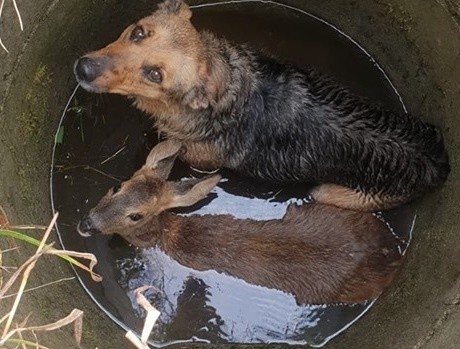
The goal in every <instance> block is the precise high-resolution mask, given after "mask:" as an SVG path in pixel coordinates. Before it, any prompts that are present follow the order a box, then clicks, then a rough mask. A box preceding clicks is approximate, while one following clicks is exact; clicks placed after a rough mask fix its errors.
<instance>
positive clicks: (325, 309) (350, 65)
mask: <svg viewBox="0 0 460 349" xmlns="http://www.w3.org/2000/svg"><path fill="white" fill-rule="evenodd" d="M142 15H143V14H140V16H142ZM193 21H194V23H195V25H196V26H197V27H198V28H206V29H209V30H211V31H213V32H215V33H217V34H219V35H222V36H225V37H226V38H228V39H231V40H233V41H237V42H247V43H250V44H252V45H255V46H259V47H261V48H263V49H266V50H267V51H269V52H272V53H274V54H276V55H278V56H279V57H282V58H285V59H288V60H290V61H293V62H295V63H297V64H299V65H313V66H317V67H318V69H320V70H322V71H324V72H325V73H326V74H329V75H331V76H334V77H335V78H336V79H337V80H339V81H340V82H342V83H343V84H345V85H347V86H349V87H350V88H351V89H353V90H354V91H356V92H357V93H359V94H361V95H364V96H367V97H369V98H371V99H372V100H375V101H378V102H381V103H384V104H386V105H388V106H389V107H391V108H393V109H398V110H401V109H403V106H402V103H401V101H400V98H399V96H398V94H397V93H396V91H395V90H394V89H393V88H392V86H391V84H390V82H389V81H388V80H387V79H386V77H385V75H384V73H383V72H382V71H381V69H380V68H379V67H378V66H377V65H376V64H375V62H374V61H373V60H372V59H371V58H370V57H369V56H367V55H366V54H365V53H364V52H363V51H362V50H361V49H359V47H357V46H356V45H354V44H353V43H352V42H351V41H350V40H348V39H347V38H345V37H344V36H342V35H340V33H338V32H337V31H336V30H334V29H333V28H331V27H330V26H327V25H326V24H324V23H322V22H321V21H319V20H317V19H315V18H312V17H310V16H308V15H306V14H303V13H300V12H297V11H295V10H293V9H288V8H284V7H280V6H276V5H274V4H261V3H244V4H239V5H231V4H229V5H220V6H210V7H203V8H197V9H195V10H194V17H193ZM121 29H123V28H120V31H121ZM157 139H158V135H157V133H156V131H155V130H154V129H153V128H152V125H151V122H150V120H149V119H148V117H146V116H145V115H142V114H141V113H140V112H138V111H137V110H136V109H134V108H133V107H131V106H130V102H129V101H128V100H127V99H126V98H124V97H120V96H115V95H94V94H88V93H86V92H85V91H82V90H81V89H78V90H76V93H75V94H74V95H73V96H72V97H71V99H70V101H69V105H68V107H67V108H66V110H65V111H64V114H63V119H62V122H61V125H60V130H59V132H58V135H57V143H56V147H55V155H54V159H53V170H52V199H53V205H54V209H55V210H56V211H59V213H60V218H59V222H58V228H59V233H60V237H61V240H62V243H63V245H64V246H65V248H67V249H74V250H79V251H88V252H92V253H94V254H95V255H96V256H97V257H98V260H99V265H98V268H97V272H99V273H100V274H102V275H103V277H104V280H103V281H102V282H101V283H94V282H92V281H91V280H89V279H88V277H87V275H85V274H79V276H80V278H81V280H82V283H83V286H84V287H85V288H86V289H87V290H88V291H89V292H90V295H91V296H92V297H93V299H94V300H95V301H96V302H97V303H98V304H99V305H100V306H101V307H102V308H103V309H104V310H105V311H106V312H107V313H109V314H110V315H111V316H112V318H113V319H114V320H115V321H117V322H118V323H120V324H122V325H123V326H125V327H128V328H130V329H133V330H135V331H137V332H140V330H141V328H142V323H143V316H144V313H143V311H141V310H140V309H139V307H138V306H137V305H136V304H135V302H134V296H133V292H134V290H135V289H136V288H137V287H140V286H143V285H151V286H153V287H152V288H151V289H150V290H148V291H147V292H146V295H147V297H148V299H149V300H150V302H151V303H152V304H153V305H154V306H155V307H156V308H157V309H158V310H160V311H161V313H162V315H161V317H160V320H159V322H158V324H157V326H156V327H155V329H154V332H153V333H152V335H151V340H152V343H155V344H156V345H164V344H170V343H174V342H177V341H204V342H212V343H260V342H263V343H270V342H284V343H291V344H305V343H308V344H310V345H314V346H318V345H322V344H324V343H325V342H327V341H328V340H329V339H330V338H332V337H333V336H334V335H336V334H337V333H339V332H341V331H342V330H343V329H345V328H346V327H348V326H349V325H350V324H351V323H352V322H353V321H354V320H355V319H357V318H358V317H359V316H360V315H361V314H362V313H363V312H364V311H365V310H367V309H368V308H369V307H370V305H371V303H366V304H358V305H352V306H345V305H328V306H298V305H297V304H296V301H295V298H294V297H293V296H292V295H289V294H286V293H283V292H281V291H277V290H270V289H267V288H264V287H259V286H253V285H249V284H247V283H246V282H244V281H242V280H238V279H235V278H232V277H228V276H226V275H223V274H219V273H217V272H214V271H206V272H197V271H194V270H191V269H189V268H186V267H183V266H181V265H179V264H178V263H176V262H175V261H173V260H171V259H170V258H169V257H168V256H166V255H164V254H163V253H162V252H161V251H159V250H157V249H148V250H140V249H134V248H132V247H130V246H128V245H127V244H126V243H125V242H124V241H123V240H122V239H121V238H119V237H117V236H112V237H101V236H95V237H91V238H89V239H83V238H81V237H80V236H79V235H78V233H77V232H76V224H77V222H78V221H79V219H80V218H81V217H82V215H83V214H84V213H86V212H87V211H88V210H89V209H90V208H92V207H93V206H94V205H95V204H96V203H97V202H98V201H99V199H100V198H101V197H102V196H103V195H104V194H105V193H106V191H107V190H108V188H110V187H111V186H113V185H114V184H116V183H118V182H119V181H120V180H122V179H127V178H129V177H130V176H131V174H132V173H133V172H134V171H135V170H136V169H137V168H139V167H140V166H141V165H142V164H143V163H144V161H145V158H146V156H147V154H148V151H149V149H151V147H152V146H153V145H154V144H155V143H156V142H157ZM222 174H223V177H224V178H226V179H227V180H226V181H222V182H221V183H219V186H218V187H217V188H215V189H214V191H213V195H211V199H212V200H211V199H210V200H207V201H206V202H204V203H203V202H202V203H201V204H200V205H197V206H195V207H192V208H190V209H187V210H184V213H186V212H185V211H187V212H191V211H194V210H195V211H194V212H200V213H207V212H213V213H216V212H219V213H231V214H233V215H235V216H237V217H241V218H253V219H260V220H265V219H273V218H281V217H282V216H283V215H284V212H285V209H286V207H287V205H288V204H289V203H290V202H299V201H305V196H306V188H307V187H306V186H305V185H297V186H291V187H282V186H273V185H267V184H263V183H257V182H255V181H252V180H249V179H247V178H242V177H239V176H236V175H235V174H232V173H230V172H226V171H223V172H222ZM190 175H194V173H193V171H192V170H191V169H189V168H188V167H187V166H185V165H184V164H180V163H178V164H176V166H175V168H174V169H173V172H172V176H171V177H172V178H175V179H178V178H182V177H185V176H190ZM196 210H197V211H196ZM383 216H384V218H385V220H386V221H387V222H388V223H389V225H390V226H391V228H392V230H393V232H394V233H395V234H397V235H398V236H400V237H401V239H402V240H403V241H404V242H406V243H408V242H409V240H410V232H411V228H412V225H413V221H414V218H415V215H414V211H413V209H411V208H410V207H408V206H404V207H401V208H398V209H396V210H392V211H389V212H385V213H383ZM403 246H404V247H406V246H407V244H405V243H404V244H403ZM402 252H404V251H402ZM293 277H295V275H293ZM363 321H365V319H364V320H363Z"/></svg>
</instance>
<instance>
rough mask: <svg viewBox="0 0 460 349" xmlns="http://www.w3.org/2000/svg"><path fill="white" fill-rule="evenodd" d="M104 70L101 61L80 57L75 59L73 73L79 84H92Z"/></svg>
mask: <svg viewBox="0 0 460 349" xmlns="http://www.w3.org/2000/svg"><path fill="white" fill-rule="evenodd" d="M103 70H104V62H103V61H102V60H101V59H97V58H90V57H81V58H79V59H77V61H76V62H75V66H74V73H75V76H76V77H77V80H78V81H79V82H92V81H94V80H95V79H96V78H97V77H98V76H99V75H101V73H102V71H103Z"/></svg>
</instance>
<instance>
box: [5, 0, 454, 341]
mask: <svg viewBox="0 0 460 349" xmlns="http://www.w3.org/2000/svg"><path fill="white" fill-rule="evenodd" d="M203 2H206V1H194V2H193V3H195V4H196V3H203ZM283 2H285V3H287V4H290V5H293V6H296V7H299V8H303V9H305V10H307V11H309V12H311V13H313V14H316V15H318V16H319V17H322V18H324V19H326V20H328V21H329V22H330V23H332V24H334V25H336V26H337V27H338V28H340V29H342V30H343V31H344V32H345V33H347V34H349V35H350V36H351V37H352V38H354V39H355V40H356V41H357V42H359V43H360V44H361V45H362V46H363V47H364V48H365V49H366V50H368V51H369V53H370V54H371V55H372V56H373V57H374V58H376V59H377V60H378V62H379V63H380V65H381V66H383V67H384V69H385V71H386V72H387V74H388V75H389V77H390V79H391V80H392V81H393V83H394V84H395V85H396V87H397V88H398V90H399V91H400V92H401V94H402V97H403V99H404V101H405V102H406V104H407V106H408V109H409V111H410V112H411V113H413V114H416V115H418V116H419V117H420V118H422V119H424V120H427V121H430V122H432V123H434V124H436V125H438V126H439V127H441V129H442V130H443V132H444V135H445V139H446V143H447V146H448V148H449V153H450V158H451V165H452V172H451V175H450V176H449V179H448V181H447V182H446V184H445V185H444V186H443V187H442V188H440V189H439V190H437V191H434V192H433V193H430V194H429V195H427V196H426V197H425V198H423V199H422V200H420V201H419V202H418V220H417V225H416V227H415V232H414V240H413V244H412V246H411V247H410V249H409V252H408V256H407V261H406V264H405V266H404V268H403V269H402V271H401V272H400V274H399V275H398V277H397V280H396V281H395V283H394V285H393V287H392V288H391V289H390V290H389V291H388V292H387V294H385V295H384V296H383V297H382V298H381V299H380V300H379V301H378V302H377V304H376V305H375V306H374V307H373V308H372V309H371V311H370V312H369V313H368V314H366V315H365V316H364V317H363V318H362V319H361V320H360V321H358V322H357V323H356V324H354V325H353V326H352V327H351V328H350V329H349V330H347V331H346V332H344V333H343V334H341V335H340V336H339V337H338V338H336V339H334V340H332V341H331V342H330V344H329V345H328V347H330V348H338V349H341V348H343V349H345V348H370V349H374V348H382V349H383V348H388V349H390V348H391V349H392V348H447V349H448V348H459V347H460V331H459V330H458V329H459V328H460V310H459V309H460V305H459V304H460V263H459V261H460V234H459V231H458V230H459V228H458V227H460V203H459V201H460V200H459V197H460V195H459V194H458V192H459V189H460V188H459V187H460V163H459V158H460V157H459V156H460V154H459V153H460V147H459V139H460V121H459V119H458V115H459V113H460V4H459V3H458V1H457V0H426V1H419V0H370V1H358V0H347V1H343V0H340V1H338V0H323V1H321V2H319V1H313V0H308V1H305V0H284V1H283ZM19 5H20V10H21V13H22V16H23V19H24V24H25V31H24V32H23V33H21V32H20V31H19V25H18V24H17V22H16V21H15V14H14V10H13V9H12V7H11V6H8V2H7V4H6V7H5V14H4V15H5V17H4V18H3V19H2V21H1V22H0V34H1V35H2V39H3V41H4V43H5V44H6V45H7V47H8V48H9V50H10V53H9V54H6V53H4V52H0V59H1V61H2V65H1V66H0V81H1V84H0V159H1V160H0V161H1V166H2V173H1V176H0V205H2V206H3V207H4V208H5V210H6V211H7V213H8V215H9V216H10V219H11V220H12V221H13V222H16V223H31V222H34V223H40V224H45V223H46V222H47V221H49V219H50V217H51V209H50V204H49V186H48V181H49V163H50V159H51V149H52V144H53V141H54V139H53V137H54V132H55V130H56V127H57V122H58V117H59V115H60V114H61V112H62V108H63V106H64V105H65V102H66V99H67V98H68V96H69V95H70V92H71V90H72V88H73V87H74V85H75V82H74V78H73V76H72V65H73V61H74V59H75V58H76V57H77V56H79V55H80V54H81V53H83V52H84V51H85V50H90V49H93V48H97V47H100V46H102V45H103V44H104V43H106V42H109V41H111V40H113V39H114V38H115V37H116V36H117V35H118V33H119V32H120V30H121V29H122V28H123V27H124V26H125V25H126V24H128V23H130V22H131V21H132V20H133V19H135V18H137V17H139V16H141V14H146V13H148V12H149V11H150V8H151V7H152V6H153V5H152V4H151V1H148V0H145V1H138V2H135V3H134V4H133V2H132V1H128V0H124V1H122V0H106V1H79V2H75V1H70V0H60V1H59V0H35V1H28V2H21V3H20V4H19ZM108 28H113V31H111V30H108ZM305 34H306V35H308V33H305ZM21 251H22V254H23V255H22V256H21V255H18V256H17V257H12V258H16V259H17V260H20V259H22V258H23V257H24V255H25V254H26V251H27V249H22V250H21ZM72 275H73V274H72V271H71V269H70V268H69V267H68V266H67V265H65V264H64V263H62V262H61V261H57V260H56V259H54V258H46V259H45V260H43V261H41V262H40V264H39V266H38V270H37V271H36V272H35V274H34V279H33V280H32V282H33V283H34V284H37V285H38V284H43V283H46V282H49V281H53V280H56V279H60V278H62V277H68V276H72ZM3 304H4V303H3ZM3 304H0V307H2V306H3ZM24 307H25V308H24V309H25V310H24V313H26V312H28V311H32V312H33V314H34V315H33V320H34V323H37V324H38V323H45V322H47V321H50V320H55V319H57V318H58V317H60V316H62V315H63V314H65V313H68V312H69V311H70V310H71V309H72V308H73V307H79V308H82V309H83V310H84V311H85V325H84V347H85V348H94V347H99V348H111V349H112V348H113V349H116V348H126V347H127V345H126V342H125V340H124V339H123V332H122V331H121V329H119V328H118V327H117V326H115V325H114V324H113V323H112V322H111V321H110V320H109V319H108V318H106V317H105V316H103V315H102V314H101V313H100V312H99V310H98V309H97V308H96V306H95V305H94V304H92V302H91V301H90V299H89V297H88V296H87V295H86V294H85V293H84V291H83V290H82V288H81V287H80V286H79V285H78V283H77V282H76V281H68V282H63V283H60V284H57V285H54V286H50V288H46V289H41V290H38V291H34V292H31V293H30V294H29V295H28V296H27V298H26V299H25V304H24ZM2 310H3V309H2ZM43 340H44V344H48V345H49V346H50V347H51V348H62V347H66V348H71V347H72V346H73V344H72V343H73V339H72V334H71V331H70V329H66V330H62V331H57V332H55V333H52V334H47V335H46V336H45V337H44V338H43ZM63 343H65V346H63Z"/></svg>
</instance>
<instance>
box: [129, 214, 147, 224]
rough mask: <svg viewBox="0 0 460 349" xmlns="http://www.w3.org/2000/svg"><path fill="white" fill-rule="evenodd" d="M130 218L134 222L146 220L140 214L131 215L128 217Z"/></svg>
mask: <svg viewBox="0 0 460 349" xmlns="http://www.w3.org/2000/svg"><path fill="white" fill-rule="evenodd" d="M128 218H129V219H131V220H132V221H133V222H137V221H140V220H141V219H142V218H144V216H143V215H141V214H140V213H131V214H130V215H129V216H128Z"/></svg>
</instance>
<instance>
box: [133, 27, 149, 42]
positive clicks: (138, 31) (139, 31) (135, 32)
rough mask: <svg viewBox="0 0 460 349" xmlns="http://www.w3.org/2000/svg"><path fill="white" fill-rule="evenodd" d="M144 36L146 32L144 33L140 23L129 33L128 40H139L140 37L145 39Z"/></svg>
mask: <svg viewBox="0 0 460 349" xmlns="http://www.w3.org/2000/svg"><path fill="white" fill-rule="evenodd" d="M146 36H147V34H146V33H145V31H144V28H142V27H141V26H140V25H137V26H135V27H134V29H133V31H132V32H131V34H130V35H129V40H131V41H133V42H139V41H141V40H142V39H145V38H146Z"/></svg>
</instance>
